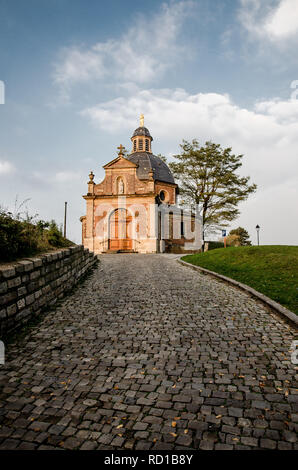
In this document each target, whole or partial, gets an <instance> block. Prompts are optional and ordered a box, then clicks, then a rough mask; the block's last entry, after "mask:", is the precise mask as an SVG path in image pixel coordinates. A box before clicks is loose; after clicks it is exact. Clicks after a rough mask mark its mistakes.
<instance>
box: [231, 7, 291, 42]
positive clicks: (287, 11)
mask: <svg viewBox="0 0 298 470" xmlns="http://www.w3.org/2000/svg"><path fill="white" fill-rule="evenodd" d="M240 4H241V8H240V10H239V19H240V22H241V24H242V25H243V26H244V27H245V29H246V30H248V31H249V32H250V33H251V34H253V35H254V36H255V37H259V38H267V39H269V40H271V41H275V42H277V41H278V42H280V41H283V40H288V39H291V38H293V37H296V36H297V34H298V3H297V0H279V1H278V2H276V1H275V0H274V1H273V0H266V1H264V0H240Z"/></svg>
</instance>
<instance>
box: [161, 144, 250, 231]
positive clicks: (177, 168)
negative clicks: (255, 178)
mask: <svg viewBox="0 0 298 470" xmlns="http://www.w3.org/2000/svg"><path fill="white" fill-rule="evenodd" d="M180 147H181V149H182V153H181V154H179V155H174V158H175V159H176V160H177V161H174V162H171V163H169V167H170V168H171V170H172V172H173V174H174V176H175V177H176V179H177V180H178V183H179V188H180V194H181V195H182V196H184V200H185V202H186V203H189V204H191V205H192V206H194V205H195V206H196V207H198V210H199V213H200V215H201V217H202V221H203V228H204V233H206V232H212V231H214V230H216V229H218V228H219V227H222V226H224V225H227V222H231V221H232V220H234V219H236V218H237V217H238V215H239V210H238V208H237V206H238V204H239V203H240V202H242V201H244V200H245V199H247V198H248V196H249V194H251V193H253V192H254V191H256V189H257V186H256V185H255V184H252V185H249V179H250V178H249V176H240V175H238V174H237V170H238V169H239V168H240V167H241V166H242V163H241V159H242V157H243V155H234V154H233V153H232V149H231V148H230V147H229V148H225V149H223V148H222V147H221V146H220V145H219V144H215V143H212V142H206V143H205V145H204V146H201V145H200V144H199V142H198V141H197V140H196V139H194V140H192V142H187V141H186V140H183V143H182V144H181V145H180Z"/></svg>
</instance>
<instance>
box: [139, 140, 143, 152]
mask: <svg viewBox="0 0 298 470" xmlns="http://www.w3.org/2000/svg"><path fill="white" fill-rule="evenodd" d="M139 150H143V139H139Z"/></svg>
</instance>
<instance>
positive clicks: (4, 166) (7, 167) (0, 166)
mask: <svg viewBox="0 0 298 470" xmlns="http://www.w3.org/2000/svg"><path fill="white" fill-rule="evenodd" d="M14 171H15V167H14V166H13V165H12V163H10V162H8V161H7V160H0V176H1V175H8V174H9V173H13V172H14Z"/></svg>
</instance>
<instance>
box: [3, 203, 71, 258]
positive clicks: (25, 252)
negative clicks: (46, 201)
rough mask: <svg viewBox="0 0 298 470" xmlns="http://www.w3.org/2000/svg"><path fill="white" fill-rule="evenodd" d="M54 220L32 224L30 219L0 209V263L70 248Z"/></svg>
mask: <svg viewBox="0 0 298 470" xmlns="http://www.w3.org/2000/svg"><path fill="white" fill-rule="evenodd" d="M72 244H73V243H72V242H70V241H69V240H67V239H65V238H64V237H63V236H62V234H61V232H60V231H59V229H58V227H57V224H56V222H55V221H54V220H52V221H51V222H44V221H43V220H39V221H38V222H36V223H33V221H32V218H30V217H29V216H28V215H26V218H25V219H23V220H22V219H21V218H20V214H17V215H16V216H13V215H12V213H11V212H8V211H5V210H4V209H0V261H2V262H3V261H12V260H15V259H17V258H21V257H26V256H32V255H34V254H36V253H40V252H42V251H49V250H52V249H53V248H60V247H61V248H62V247H66V246H70V245H72Z"/></svg>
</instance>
